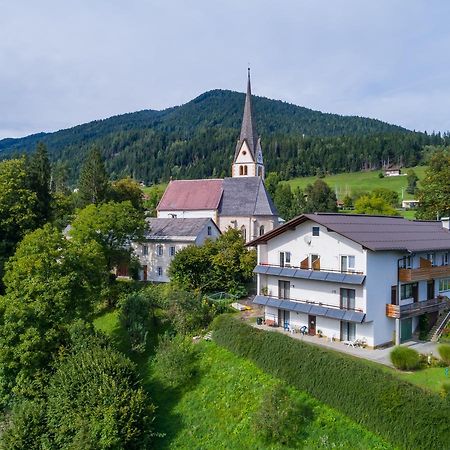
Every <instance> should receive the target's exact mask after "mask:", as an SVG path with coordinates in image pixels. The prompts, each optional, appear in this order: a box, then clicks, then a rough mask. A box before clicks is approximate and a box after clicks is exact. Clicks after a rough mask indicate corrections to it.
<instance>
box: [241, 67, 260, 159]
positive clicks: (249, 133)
mask: <svg viewBox="0 0 450 450" xmlns="http://www.w3.org/2000/svg"><path fill="white" fill-rule="evenodd" d="M244 140H245V141H247V145H248V147H249V149H250V152H251V154H252V156H253V157H255V151H256V146H257V144H258V134H257V133H256V129H255V121H254V118H253V110H252V88H251V83H250V67H249V68H248V80H247V95H246V96H245V105H244V115H243V117H242V126H241V135H240V137H239V142H238V144H237V146H236V155H235V158H236V157H237V154H238V152H239V150H240V148H241V147H242V143H243V142H244Z"/></svg>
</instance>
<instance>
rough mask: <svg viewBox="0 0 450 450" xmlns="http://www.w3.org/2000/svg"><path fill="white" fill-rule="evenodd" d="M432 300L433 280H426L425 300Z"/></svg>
mask: <svg viewBox="0 0 450 450" xmlns="http://www.w3.org/2000/svg"><path fill="white" fill-rule="evenodd" d="M432 298H434V280H428V282H427V300H431V299H432Z"/></svg>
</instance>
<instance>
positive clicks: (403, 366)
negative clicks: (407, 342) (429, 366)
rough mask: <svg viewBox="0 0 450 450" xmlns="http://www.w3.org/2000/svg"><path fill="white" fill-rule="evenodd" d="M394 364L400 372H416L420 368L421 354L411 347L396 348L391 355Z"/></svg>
mask: <svg viewBox="0 0 450 450" xmlns="http://www.w3.org/2000/svg"><path fill="white" fill-rule="evenodd" d="M390 357H391V361H392V364H394V367H396V368H397V369H400V370H414V369H417V368H418V367H419V364H420V355H419V353H418V352H417V351H416V350H414V349H412V348H409V347H401V346H398V347H395V348H394V349H393V350H392V351H391V354H390Z"/></svg>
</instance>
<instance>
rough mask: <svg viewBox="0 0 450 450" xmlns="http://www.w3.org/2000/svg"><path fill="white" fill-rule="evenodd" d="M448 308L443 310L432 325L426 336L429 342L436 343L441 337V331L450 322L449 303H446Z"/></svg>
mask: <svg viewBox="0 0 450 450" xmlns="http://www.w3.org/2000/svg"><path fill="white" fill-rule="evenodd" d="M447 305H448V307H447V308H446V309H444V310H443V311H442V312H441V314H440V315H439V317H438V320H437V321H436V323H435V324H434V326H433V328H432V329H431V330H430V332H429V334H428V338H429V340H430V341H431V342H437V341H438V340H439V338H440V337H441V334H442V331H443V330H444V328H445V327H446V325H447V324H448V323H449V322H450V308H449V306H450V305H449V303H448V301H447Z"/></svg>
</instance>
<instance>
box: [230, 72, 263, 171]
mask: <svg viewBox="0 0 450 450" xmlns="http://www.w3.org/2000/svg"><path fill="white" fill-rule="evenodd" d="M231 176H232V177H261V178H262V179H264V162H263V156H262V149H261V139H260V138H259V137H258V134H257V133H256V129H255V121H254V119H253V111H252V89H251V85H250V68H249V69H248V80H247V95H246V97H245V105H244V116H243V118H242V127H241V135H240V136H239V140H238V142H237V145H236V151H235V153H234V160H233V166H232V168H231Z"/></svg>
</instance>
